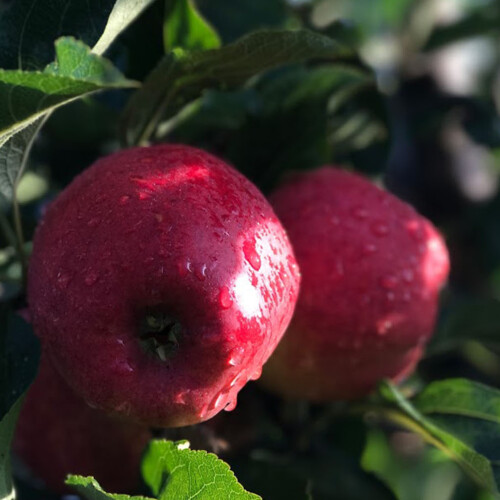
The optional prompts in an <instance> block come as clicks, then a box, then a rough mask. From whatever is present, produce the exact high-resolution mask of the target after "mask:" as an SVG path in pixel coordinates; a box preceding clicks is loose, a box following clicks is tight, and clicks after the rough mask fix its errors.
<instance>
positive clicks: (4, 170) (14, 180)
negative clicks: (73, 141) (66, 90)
mask: <svg viewBox="0 0 500 500" xmlns="http://www.w3.org/2000/svg"><path fill="white" fill-rule="evenodd" d="M44 122H45V117H41V118H37V119H36V120H35V121H34V122H32V123H30V124H29V125H28V126H27V127H26V128H24V129H23V130H21V131H20V132H19V133H17V134H14V135H12V136H11V137H9V139H8V140H7V142H5V144H4V145H3V146H2V147H1V148H0V196H2V197H4V198H5V199H6V201H7V202H10V201H11V199H12V197H13V195H14V192H15V191H16V187H17V185H18V183H19V180H20V179H21V175H22V173H23V170H24V168H25V166H26V161H27V159H28V156H29V154H30V151H31V146H32V145H33V141H34V140H35V137H36V135H37V134H38V131H39V130H40V128H41V127H42V125H43V124H44Z"/></svg>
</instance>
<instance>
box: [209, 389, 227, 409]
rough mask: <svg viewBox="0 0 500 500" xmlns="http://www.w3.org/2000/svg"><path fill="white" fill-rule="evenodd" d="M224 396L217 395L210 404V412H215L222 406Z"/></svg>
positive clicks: (221, 394)
mask: <svg viewBox="0 0 500 500" xmlns="http://www.w3.org/2000/svg"><path fill="white" fill-rule="evenodd" d="M224 396H225V395H224V394H223V393H222V392H221V393H219V394H218V395H217V397H216V398H215V399H214V400H213V401H212V403H210V407H211V409H212V410H217V408H220V406H221V405H222V400H223V399H224Z"/></svg>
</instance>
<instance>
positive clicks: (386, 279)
mask: <svg viewBox="0 0 500 500" xmlns="http://www.w3.org/2000/svg"><path fill="white" fill-rule="evenodd" d="M379 282H380V286H381V287H382V288H385V289H386V290H393V289H394V288H396V287H397V285H398V279H397V278H396V276H383V277H382V278H380V281H379Z"/></svg>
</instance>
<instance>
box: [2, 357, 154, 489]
mask: <svg viewBox="0 0 500 500" xmlns="http://www.w3.org/2000/svg"><path fill="white" fill-rule="evenodd" d="M150 439H152V435H151V433H150V431H149V429H148V428H146V427H143V426H140V425H137V424H134V423H131V422H125V421H121V420H117V419H115V418H112V417H110V416H108V415H106V414H105V413H103V412H102V411H100V410H95V409H93V408H90V406H88V405H87V404H86V403H85V401H83V399H81V398H80V397H78V396H77V395H76V394H75V393H74V391H73V390H71V389H70V388H69V387H68V385H67V384H66V383H65V382H64V380H63V379H62V378H61V376H60V375H59V374H58V373H57V372H56V370H55V369H54V368H53V366H52V365H51V363H50V361H49V359H48V358H47V357H46V356H42V359H41V363H40V368H39V372H38V375H37V378H36V379H35V381H34V382H33V384H32V386H31V387H30V389H29V391H28V394H27V396H26V399H25V402H24V404H23V407H22V409H21V413H20V415H19V420H18V422H17V427H16V431H15V434H14V440H13V445H12V449H13V451H14V453H15V454H16V455H17V456H18V457H19V458H20V459H21V461H22V462H23V464H25V465H26V466H27V467H28V469H29V470H30V472H31V473H32V475H33V476H34V477H35V478H37V479H38V480H41V481H42V482H43V483H44V484H45V486H46V487H47V488H48V489H50V490H52V491H54V492H58V493H67V492H70V491H71V488H69V487H68V486H65V484H64V480H65V479H66V476H67V475H68V474H81V475H84V476H88V475H92V476H94V477H95V478H96V479H97V480H98V481H99V483H100V484H101V486H103V487H104V488H105V489H106V490H108V491H112V492H120V493H124V492H128V493H132V492H134V491H137V488H138V486H139V484H140V462H141V456H142V452H143V450H144V449H145V447H146V445H147V443H148V442H149V440H150Z"/></svg>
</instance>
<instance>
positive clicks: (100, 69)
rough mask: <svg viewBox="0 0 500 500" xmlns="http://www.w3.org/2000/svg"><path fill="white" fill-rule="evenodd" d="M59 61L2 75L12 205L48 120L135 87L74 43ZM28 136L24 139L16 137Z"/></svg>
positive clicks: (4, 188)
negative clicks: (92, 96)
mask: <svg viewBox="0 0 500 500" xmlns="http://www.w3.org/2000/svg"><path fill="white" fill-rule="evenodd" d="M56 52H57V59H56V61H55V62H54V63H52V64H50V65H48V66H47V67H46V68H45V70H44V71H43V72H27V71H16V70H0V147H3V146H5V148H6V149H5V151H4V150H3V149H1V150H0V151H2V153H1V156H0V162H1V163H0V167H1V169H2V170H1V172H0V180H1V182H0V192H1V193H2V194H3V195H4V196H5V197H7V199H10V198H11V197H12V194H13V188H14V186H15V183H16V181H17V180H18V179H19V178H20V175H21V173H22V172H21V170H22V167H23V165H24V163H25V160H26V156H27V154H28V153H29V147H30V145H31V144H32V141H33V139H34V136H35V134H36V132H37V131H38V129H39V127H40V126H41V124H42V121H43V118H44V116H46V115H47V113H50V112H51V111H52V110H53V109H55V108H57V107H58V106H61V105H63V104H66V103H67V102H70V101H72V100H74V99H77V98H79V97H81V96H83V95H86V94H89V93H92V92H96V91H98V90H102V89H109V88H126V87H131V86H134V85H135V84H134V82H131V81H129V80H126V79H125V78H124V77H123V75H122V74H121V73H120V72H119V71H118V70H117V69H116V68H115V67H114V66H113V65H112V64H111V63H110V62H109V61H107V60H106V59H102V58H100V57H99V56H97V55H95V54H92V53H90V49H89V48H88V47H87V46H85V45H84V44H83V43H81V42H78V41H76V40H74V39H72V38H61V39H59V40H58V41H57V42H56ZM27 127H29V128H28V130H26V131H25V132H24V133H23V134H22V135H21V136H20V137H15V136H14V134H18V133H19V132H21V131H23V130H25V129H26V128H27Z"/></svg>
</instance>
